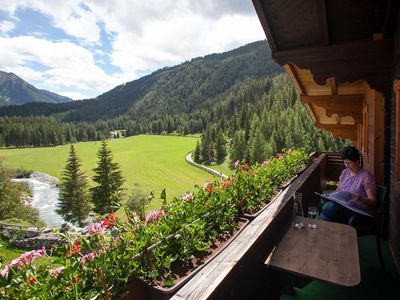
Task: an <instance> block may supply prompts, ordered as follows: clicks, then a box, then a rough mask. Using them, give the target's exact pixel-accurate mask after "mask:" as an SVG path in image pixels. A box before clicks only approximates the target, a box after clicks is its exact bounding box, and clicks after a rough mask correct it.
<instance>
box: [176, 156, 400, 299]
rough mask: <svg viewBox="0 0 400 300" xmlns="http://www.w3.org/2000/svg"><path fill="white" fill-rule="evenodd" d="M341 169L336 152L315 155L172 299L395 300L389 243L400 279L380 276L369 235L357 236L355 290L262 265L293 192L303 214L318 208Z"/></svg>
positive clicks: (288, 213)
mask: <svg viewBox="0 0 400 300" xmlns="http://www.w3.org/2000/svg"><path fill="white" fill-rule="evenodd" d="M343 168H344V166H343V163H342V160H341V159H340V156H339V155H338V154H336V153H319V154H315V155H314V158H313V162H312V163H311V164H310V165H309V166H308V167H307V169H306V170H305V171H304V172H303V173H301V174H300V175H299V176H298V177H297V178H296V179H295V180H294V181H293V182H292V183H291V184H290V185H289V186H288V187H287V188H286V189H285V190H284V191H283V192H282V193H281V194H280V195H279V196H278V197H277V198H276V199H275V200H274V201H273V202H272V203H271V204H270V205H269V207H268V208H267V209H266V210H264V211H263V212H262V213H261V214H260V215H259V216H258V217H257V218H256V219H254V220H253V221H252V222H251V223H250V224H249V225H248V226H247V227H246V228H245V229H244V230H243V232H242V233H241V234H240V235H239V236H238V237H237V238H236V239H235V240H234V241H233V242H232V243H231V244H230V246H228V248H227V249H226V250H224V251H223V252H222V253H221V254H220V255H219V256H217V257H216V258H215V259H214V260H213V261H211V262H210V263H209V264H208V265H207V266H205V267H204V268H203V269H202V271H201V272H200V273H198V274H197V275H196V276H195V277H194V278H193V279H192V280H190V281H189V282H188V283H187V284H186V285H185V286H183V287H182V289H180V290H179V291H178V292H177V293H176V294H175V296H174V297H173V298H172V299H175V300H178V299H260V298H261V299H279V298H280V299H289V298H290V297H294V298H290V299H296V295H297V296H300V298H301V297H307V299H309V298H310V297H311V298H315V299H321V298H323V299H330V298H332V299H338V298H340V299H358V298H361V297H363V298H366V299H376V298H375V296H378V295H389V296H390V298H397V297H398V295H400V290H399V289H398V287H397V286H398V284H397V283H395V281H394V280H397V281H398V280H400V276H399V273H398V270H397V269H395V267H394V264H393V260H392V257H391V255H390V251H389V250H388V248H387V245H385V247H386V248H384V250H385V251H384V254H385V261H386V262H387V264H389V270H390V272H391V273H392V277H396V278H397V279H393V278H392V277H389V276H387V275H386V274H382V271H381V270H380V265H379V262H378V259H377V253H376V248H375V244H374V239H373V238H370V237H363V238H358V244H359V252H360V265H361V284H359V285H358V286H356V287H351V288H349V287H346V288H343V287H334V286H331V285H328V284H326V283H319V282H317V281H313V282H311V283H310V280H304V279H301V278H299V277H294V276H283V275H282V273H280V272H278V271H274V270H271V269H267V268H266V267H265V265H264V262H265V260H266V258H267V257H268V256H269V254H270V253H271V251H272V250H273V249H274V247H275V246H276V245H277V243H278V242H279V241H280V239H282V237H283V235H284V234H285V232H286V230H287V229H288V228H289V226H290V225H291V219H292V210H293V203H294V200H293V199H294V194H295V193H296V192H301V193H303V209H304V211H306V210H307V207H308V206H318V205H319V201H320V200H319V198H318V197H317V196H316V195H315V194H314V192H316V191H317V192H321V191H322V190H323V189H326V188H327V187H328V188H329V183H331V182H332V181H335V180H337V178H338V176H339V174H340V172H341V170H342V169H343ZM371 244H372V246H371ZM399 282H400V281H399ZM286 285H292V286H293V285H294V286H299V287H302V289H298V290H297V289H296V290H295V294H294V296H290V297H289V296H287V295H285V294H284V293H283V294H282V292H283V288H282V287H283V286H286ZM291 291H293V290H291V289H290V290H288V291H287V292H291ZM371 291H373V292H371ZM396 293H397V294H396ZM304 295H305V296H304ZM374 295H375V296H374ZM389 296H388V297H389ZM288 297H289V298H288ZM300 298H299V299H300ZM378 298H381V297H378ZM302 299H304V298H302Z"/></svg>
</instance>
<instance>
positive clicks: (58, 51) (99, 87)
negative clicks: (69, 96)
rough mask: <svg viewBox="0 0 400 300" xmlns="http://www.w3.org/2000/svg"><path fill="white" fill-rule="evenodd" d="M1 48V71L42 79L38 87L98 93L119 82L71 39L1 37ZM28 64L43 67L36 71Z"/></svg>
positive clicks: (28, 78)
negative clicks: (40, 70)
mask: <svg viewBox="0 0 400 300" xmlns="http://www.w3.org/2000/svg"><path fill="white" fill-rule="evenodd" d="M24 45H29V47H25V46H24ZM0 49H2V55H1V56H0V69H1V70H5V71H8V72H14V73H16V74H17V75H18V76H20V77H22V78H24V79H25V80H28V81H29V80H35V81H38V80H41V84H40V86H37V87H40V88H45V89H48V90H51V91H55V90H60V89H61V88H62V87H63V88H69V89H76V90H77V91H79V90H86V91H89V90H94V91H96V92H98V93H99V92H103V91H104V89H105V88H106V89H107V88H112V87H113V86H115V85H117V84H118V81H117V80H116V79H114V78H113V77H111V76H109V75H107V74H106V73H105V72H104V71H103V70H102V69H101V68H99V67H98V66H97V65H96V64H95V62H94V59H93V56H92V53H91V52H89V51H88V50H87V49H85V48H83V47H80V46H78V45H75V44H73V43H70V42H65V41H62V42H51V41H47V40H44V39H39V38H36V37H32V36H20V37H14V38H2V37H0ZM31 63H35V64H40V65H42V66H43V67H44V68H45V70H44V71H42V72H40V73H39V72H37V71H34V70H33V69H32V68H28V67H26V66H27V65H29V64H31ZM39 74H41V75H39ZM92 96H94V95H92Z"/></svg>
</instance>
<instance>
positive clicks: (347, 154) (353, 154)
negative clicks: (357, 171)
mask: <svg viewBox="0 0 400 300" xmlns="http://www.w3.org/2000/svg"><path fill="white" fill-rule="evenodd" d="M340 155H341V156H342V159H348V160H351V161H354V162H356V163H360V152H359V151H358V150H357V148H356V147H353V146H347V147H345V148H344V149H343V150H342V152H341V153H340Z"/></svg>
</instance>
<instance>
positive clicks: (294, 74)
mask: <svg viewBox="0 0 400 300" xmlns="http://www.w3.org/2000/svg"><path fill="white" fill-rule="evenodd" d="M283 67H284V68H285V70H286V72H288V74H289V76H290V77H292V80H293V83H294V85H295V87H296V88H297V90H298V91H299V93H300V96H302V95H306V90H305V89H304V86H303V83H302V82H301V79H300V77H299V74H297V71H296V68H295V67H294V66H293V65H292V64H287V65H284V66H283Z"/></svg>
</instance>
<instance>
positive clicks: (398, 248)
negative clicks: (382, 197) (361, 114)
mask: <svg viewBox="0 0 400 300" xmlns="http://www.w3.org/2000/svg"><path fill="white" fill-rule="evenodd" d="M398 20H400V16H399V18H398ZM393 70H394V72H393V74H394V76H393V82H394V81H395V80H399V79H400V23H399V22H398V24H397V28H396V35H395V59H394V66H393ZM396 101H399V99H397V100H396V93H395V92H394V91H393V93H392V98H391V101H390V104H389V107H388V111H387V116H388V119H389V121H388V123H389V124H388V125H389V128H390V157H389V159H390V162H391V164H390V203H389V243H390V246H391V249H392V251H393V255H394V257H395V260H396V263H397V266H398V267H399V269H400V187H399V185H398V180H400V178H397V175H396V172H397V166H396V165H397V164H398V162H397V159H398V158H397V157H396V152H397V151H398V149H397V147H398V146H396V128H399V127H400V124H396V118H398V119H400V118H399V116H396Z"/></svg>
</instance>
